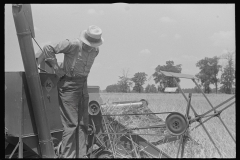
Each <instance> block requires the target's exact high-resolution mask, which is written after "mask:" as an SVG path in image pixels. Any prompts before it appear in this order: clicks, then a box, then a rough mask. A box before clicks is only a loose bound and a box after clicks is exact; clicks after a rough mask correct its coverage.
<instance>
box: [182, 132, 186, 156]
mask: <svg viewBox="0 0 240 160" xmlns="http://www.w3.org/2000/svg"><path fill="white" fill-rule="evenodd" d="M185 144H186V136H185V134H184V135H183V142H182V150H181V158H183V156H184V148H185Z"/></svg>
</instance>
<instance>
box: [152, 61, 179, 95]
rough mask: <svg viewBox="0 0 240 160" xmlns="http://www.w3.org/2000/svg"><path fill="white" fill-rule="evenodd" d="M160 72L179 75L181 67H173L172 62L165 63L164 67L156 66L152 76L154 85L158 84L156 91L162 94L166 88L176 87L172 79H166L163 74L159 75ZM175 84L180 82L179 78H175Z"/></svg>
mask: <svg viewBox="0 0 240 160" xmlns="http://www.w3.org/2000/svg"><path fill="white" fill-rule="evenodd" d="M160 70H161V71H167V72H174V73H181V71H182V67H181V64H178V65H174V62H173V61H166V65H163V66H161V65H158V66H157V67H156V68H155V73H154V74H153V77H154V81H155V83H156V84H157V83H159V86H158V89H159V90H160V91H161V92H163V91H164V89H165V88H166V87H177V85H176V84H175V83H174V80H173V78H172V77H166V76H164V75H163V74H161V73H160ZM176 80H177V82H178V83H179V82H180V79H179V78H176Z"/></svg>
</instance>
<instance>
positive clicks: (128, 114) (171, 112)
mask: <svg viewBox="0 0 240 160" xmlns="http://www.w3.org/2000/svg"><path fill="white" fill-rule="evenodd" d="M169 113H173V112H159V113H139V114H134V113H133V114H105V115H104V114H103V115H102V116H133V115H148V114H169Z"/></svg>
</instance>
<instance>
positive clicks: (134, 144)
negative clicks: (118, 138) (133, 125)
mask: <svg viewBox="0 0 240 160" xmlns="http://www.w3.org/2000/svg"><path fill="white" fill-rule="evenodd" d="M129 138H130V141H131V142H132V146H133V149H134V152H135V155H136V157H137V158H140V157H139V156H138V153H137V150H136V147H135V144H134V142H133V139H132V136H131V135H130V134H129Z"/></svg>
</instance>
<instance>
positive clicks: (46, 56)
mask: <svg viewBox="0 0 240 160" xmlns="http://www.w3.org/2000/svg"><path fill="white" fill-rule="evenodd" d="M75 48H76V43H74V42H71V41H69V40H64V41H61V42H59V43H55V44H48V45H45V46H44V47H43V49H42V50H39V51H38V53H37V54H40V56H39V58H38V61H37V63H38V64H40V63H41V62H42V61H43V60H45V61H46V62H47V64H48V65H50V67H52V68H53V69H54V71H55V73H56V74H58V76H60V77H61V76H62V74H64V73H63V71H61V69H60V67H59V66H58V63H57V59H56V55H55V54H59V53H64V54H71V51H72V50H74V49H75Z"/></svg>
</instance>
